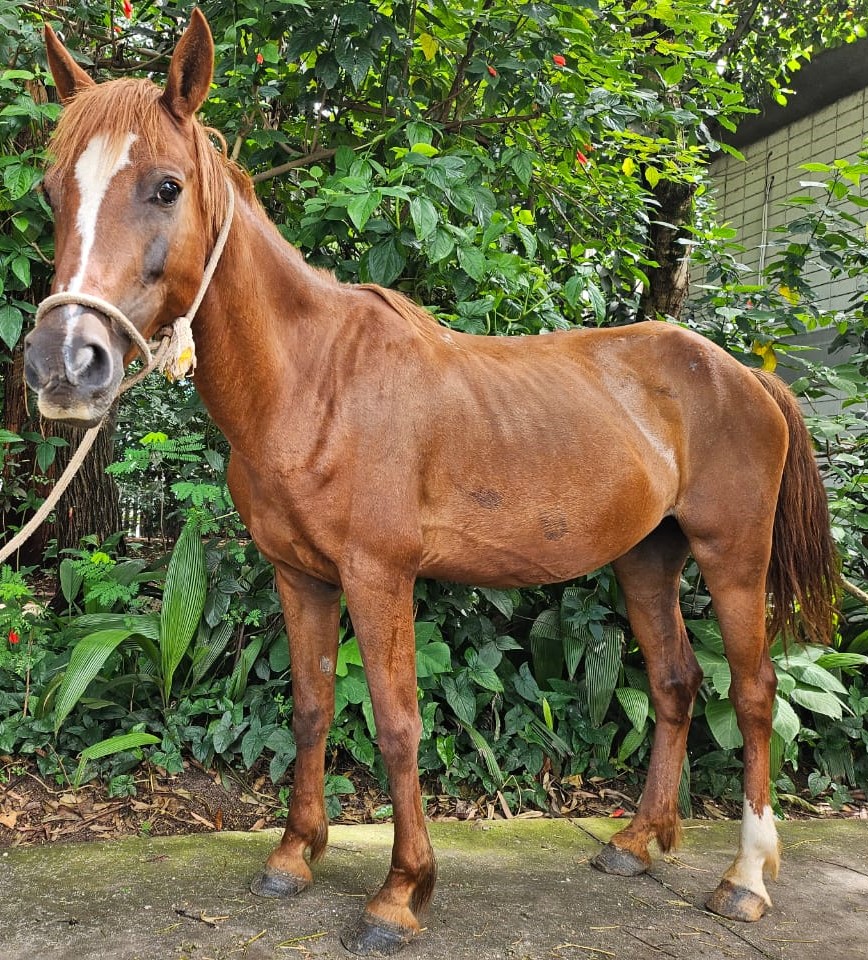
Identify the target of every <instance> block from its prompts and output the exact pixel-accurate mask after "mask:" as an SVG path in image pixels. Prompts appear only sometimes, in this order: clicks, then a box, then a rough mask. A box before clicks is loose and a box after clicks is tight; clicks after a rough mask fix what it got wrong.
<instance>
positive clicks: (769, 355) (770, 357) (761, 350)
mask: <svg viewBox="0 0 868 960" xmlns="http://www.w3.org/2000/svg"><path fill="white" fill-rule="evenodd" d="M750 349H751V353H754V354H756V355H757V356H758V357H762V359H763V370H766V371H767V372H768V373H774V372H775V367H777V365H778V358H777V356H776V355H775V348H774V347H773V346H772V345H771V344H770V343H760V342H759V340H754V342H753V343H752V344H751V348H750Z"/></svg>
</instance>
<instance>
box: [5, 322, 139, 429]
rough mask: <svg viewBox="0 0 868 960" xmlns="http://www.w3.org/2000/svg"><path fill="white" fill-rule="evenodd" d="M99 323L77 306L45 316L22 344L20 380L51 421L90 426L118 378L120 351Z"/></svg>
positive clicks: (114, 389)
mask: <svg viewBox="0 0 868 960" xmlns="http://www.w3.org/2000/svg"><path fill="white" fill-rule="evenodd" d="M114 339H117V338H116V337H113V336H112V335H111V333H110V331H109V329H108V327H107V325H106V324H105V323H104V321H103V320H102V318H101V317H100V316H99V315H98V314H97V313H95V312H93V311H91V310H87V309H82V308H80V307H78V308H76V307H72V308H70V307H58V308H56V309H55V310H52V311H51V312H50V313H48V314H47V315H46V316H45V317H44V318H43V319H42V320H41V322H40V323H38V324H37V326H36V328H35V329H34V330H33V331H32V332H31V333H30V334H28V336H27V338H26V339H25V341H24V377H25V379H26V381H27V384H28V386H30V387H31V388H32V389H33V390H34V391H35V392H36V394H37V396H38V398H39V412H40V413H41V414H42V415H43V416H44V417H48V418H49V419H52V420H64V421H67V422H71V423H75V424H77V425H80V426H92V425H93V424H95V423H97V422H98V421H99V420H101V419H102V417H103V416H104V415H105V413H106V411H107V410H108V408H109V407H110V406H111V403H112V400H113V399H114V396H115V393H116V392H117V388H118V385H119V384H120V381H121V378H122V377H123V370H124V367H123V351H122V346H121V345H120V343H114V342H112V341H113V340H114Z"/></svg>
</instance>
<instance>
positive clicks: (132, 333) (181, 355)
mask: <svg viewBox="0 0 868 960" xmlns="http://www.w3.org/2000/svg"><path fill="white" fill-rule="evenodd" d="M226 193H227V198H226V216H225V217H224V219H223V224H222V226H221V227H220V232H219V233H218V234H217V240H216V241H215V243H214V249H213V250H212V251H211V256H210V257H209V258H208V263H207V264H206V265H205V273H204V274H203V275H202V282H201V283H200V284H199V290H198V291H197V293H196V296H195V297H194V298H193V303H192V304H191V305H190V309H189V310H188V311H187V312H186V313H185V314H184V316H183V317H177V318H176V319H175V320H174V322H173V323H171V324H170V325H168V327H163V328H162V331H161V332H163V331H164V332H163V335H162V337H161V339H160V342H159V344H158V345H157V347H156V350H155V352H151V345H150V344H149V343H148V341H147V340H145V338H144V337H143V336H142V335H141V333H139V331H138V330H137V329H136V327H135V326H134V325H133V323H132V322H131V321H130V320H129V318H128V317H127V316H126V315H125V314H124V313H123V312H122V311H121V310H119V309H118V308H117V307H116V306H115V305H114V304H113V303H109V302H108V300H103V299H102V297H95V296H92V295H91V294H88V293H53V294H51V295H50V296H48V297H46V298H45V299H44V300H43V301H42V302H41V303H40V304H39V307H38V308H37V310H36V323H39V321H40V319H41V318H42V317H43V316H44V315H45V314H46V313H47V312H48V311H49V310H53V309H54V308H55V307H59V306H62V305H66V304H76V305H78V306H81V307H92V308H93V309H94V310H97V311H99V313H101V314H103V315H104V316H106V317H108V319H109V320H111V321H112V322H114V323H116V324H117V325H118V326H119V327H120V328H121V329H122V330H123V332H124V333H125V334H126V335H127V336H128V337H129V338H130V339H131V340H132V341H133V343H134V344H135V345H136V347H138V349H139V352H140V353H141V354H142V358H143V359H144V364H143V366H142V369H141V370H139V371H137V372H136V373H134V374H133V375H132V376H130V377H127V379H126V380H124V381H123V382H122V383H121V385H120V387H119V388H118V392H117V396H120V395H121V394H123V393H126V392H127V390H129V389H130V387H134V386H135V385H136V384H137V383H139V382H140V381H141V380H144V378H145V377H146V376H148V374H149V373H151V371H152V370H155V369H157V368H160V369H162V370H165V371H166V375H167V376H168V377H169V379H171V380H180V379H181V377H183V376H184V374H185V373H187V372H188V371H189V370H190V369H195V367H196V354H195V351H194V345H193V332H192V322H193V318H194V317H195V316H196V311H197V310H198V309H199V306H200V304H201V303H202V298H203V297H204V296H205V293H206V291H207V290H208V286H209V285H210V283H211V278H212V277H213V276H214V271H215V270H216V269H217V264H218V263H219V262H220V256H221V254H222V253H223V248H224V247H225V246H226V240H227V238H228V237H229V230H230V228H231V226H232V217H233V214H234V213H235V191H234V190H233V189H232V185H231V184H230V183H229V181H228V180H227V181H226ZM104 420H105V418H103V420H101V421H100V422H99V423H98V424H97V425H96V426H95V427H91V428H90V429H89V430H88V431H87V432H86V433H85V435H84V436H83V437H82V438H81V442H80V443H79V445H78V449H77V450H76V451H75V453H74V454H73V456H72V458H71V459H70V461H69V463H68V464H67V465H66V469H65V470H64V471H63V473H62V474H61V475H60V477H59V479H58V481H57V483H56V484H55V485H54V487H53V488H52V490H51V493H49V495H48V496H47V497H46V499H45V502H44V503H43V504H42V506H41V507H40V508H39V509H38V510H37V511H36V513H34V514H33V516H32V517H31V518H30V519H29V520H28V521H27V523H26V524H24V526H23V527H22V528H21V529H20V530H19V531H18V533H16V534H15V536H14V537H13V538H12V539H11V540H10V541H9V543H7V544H5V545H4V546H3V547H2V548H0V563H3V562H4V561H5V560H6V559H7V557H10V556H11V555H12V554H13V553H15V551H16V550H18V548H19V547H20V546H21V545H22V544H23V543H25V542H26V541H27V539H28V537H30V535H31V534H32V533H33V531H34V530H36V529H37V527H39V526H40V525H41V524H42V522H43V521H44V520H45V518H46V517H47V516H48V514H49V513H51V511H52V510H53V509H54V508H55V506H57V502H58V500H60V498H61V497H62V496H63V494H64V492H65V490H66V488H67V487H68V486H69V485H70V483H71V482H72V478H73V477H74V476H75V475H76V473H78V470H79V468H80V467H81V465H82V463H84V458H85V457H86V456H87V455H88V453H89V452H90V448H91V447H92V446H93V444H94V441H95V440H96V437H97V434H98V433H99V432H100V430H101V429H102V425H103V422H104Z"/></svg>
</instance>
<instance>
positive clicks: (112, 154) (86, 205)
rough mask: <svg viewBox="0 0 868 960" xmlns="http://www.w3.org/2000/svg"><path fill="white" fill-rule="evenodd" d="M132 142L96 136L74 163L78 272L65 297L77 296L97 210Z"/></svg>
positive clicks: (128, 138)
mask: <svg viewBox="0 0 868 960" xmlns="http://www.w3.org/2000/svg"><path fill="white" fill-rule="evenodd" d="M135 140H136V135H135V134H134V133H128V134H127V135H126V137H124V138H123V139H122V140H120V141H118V142H114V143H110V142H109V141H108V139H107V138H106V137H105V136H104V135H103V134H101V133H98V134H97V135H96V136H95V137H94V138H93V139H92V140H91V141H90V143H89V144H88V145H87V146H86V147H85V149H84V150H83V151H82V154H81V156H80V157H79V158H78V160H76V162H75V180H76V183H77V184H78V197H79V206H78V215H77V216H76V221H75V225H76V227H77V228H78V235H79V240H80V242H81V252H80V258H81V259H80V261H79V265H78V271H77V272H76V274H75V276H74V277H73V278H72V279H71V280H70V281H69V284H68V285H67V287H66V290H67V292H69V293H79V292H80V291H81V285H82V283H83V282H84V277H85V273H86V271H87V262H88V259H89V258H90V253H91V250H92V249H93V244H94V240H95V239H96V225H97V220H98V219H99V210H100V207H101V206H102V201H103V198H104V197H105V195H106V192H107V191H108V188H109V185H110V184H111V182H112V180H113V179H114V177H115V175H116V174H117V173H118V171H119V170H123V168H124V167H126V166H127V165H128V164H129V162H130V147H132V145H133V143H134V142H135Z"/></svg>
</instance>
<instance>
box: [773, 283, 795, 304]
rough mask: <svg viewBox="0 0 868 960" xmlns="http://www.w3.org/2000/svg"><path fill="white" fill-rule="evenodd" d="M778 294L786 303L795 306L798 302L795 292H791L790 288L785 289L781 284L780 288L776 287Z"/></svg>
mask: <svg viewBox="0 0 868 960" xmlns="http://www.w3.org/2000/svg"><path fill="white" fill-rule="evenodd" d="M778 292H779V293H780V295H781V296H782V297H783V298H784V300H786V301H787V303H792V304H796V303H798V302H799V293H798V291H797V290H793V288H792V287H786V286H784V285H783V284H781V286H780V287H778Z"/></svg>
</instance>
